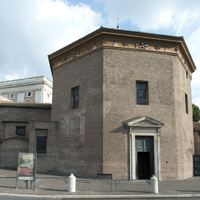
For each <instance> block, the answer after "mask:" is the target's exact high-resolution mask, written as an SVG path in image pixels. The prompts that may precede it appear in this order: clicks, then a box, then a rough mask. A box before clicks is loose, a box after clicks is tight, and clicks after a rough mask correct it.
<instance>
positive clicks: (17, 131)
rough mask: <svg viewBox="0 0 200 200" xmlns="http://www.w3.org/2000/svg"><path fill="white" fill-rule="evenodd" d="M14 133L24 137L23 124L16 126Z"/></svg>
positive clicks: (24, 129) (24, 128)
mask: <svg viewBox="0 0 200 200" xmlns="http://www.w3.org/2000/svg"><path fill="white" fill-rule="evenodd" d="M16 135H18V136H21V137H25V135H26V127H25V126H16Z"/></svg>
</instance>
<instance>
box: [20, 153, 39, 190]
mask: <svg viewBox="0 0 200 200" xmlns="http://www.w3.org/2000/svg"><path fill="white" fill-rule="evenodd" d="M35 174H36V153H23V152H18V165H17V177H16V178H17V180H16V188H17V181H18V180H24V181H26V184H27V185H28V181H29V180H30V181H31V184H32V181H34V185H35ZM27 187H28V186H27ZM34 188H35V186H34Z"/></svg>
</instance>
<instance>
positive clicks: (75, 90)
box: [71, 87, 79, 109]
mask: <svg viewBox="0 0 200 200" xmlns="http://www.w3.org/2000/svg"><path fill="white" fill-rule="evenodd" d="M71 94H72V100H71V101H72V109H75V108H78V107H79V87H75V88H72V89H71Z"/></svg>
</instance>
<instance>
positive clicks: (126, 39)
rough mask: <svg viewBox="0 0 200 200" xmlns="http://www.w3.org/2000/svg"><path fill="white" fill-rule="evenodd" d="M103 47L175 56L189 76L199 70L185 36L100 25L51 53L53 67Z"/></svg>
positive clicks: (53, 68) (50, 58)
mask: <svg viewBox="0 0 200 200" xmlns="http://www.w3.org/2000/svg"><path fill="white" fill-rule="evenodd" d="M102 48H112V49H118V50H131V51H146V52H149V53H164V54H171V55H176V56H178V58H179V59H180V61H181V63H182V65H183V66H184V68H185V69H186V71H188V74H189V76H190V77H192V73H193V72H194V71H195V69H196V66H195V64H194V62H193V60H192V57H191V55H190V52H189V50H188V48H187V46H186V44H185V41H184V39H183V37H176V36H166V35H157V34H149V33H141V32H133V31H124V30H116V29H107V28H100V29H98V30H96V31H95V32H93V33H91V34H89V35H87V36H85V37H83V38H81V39H79V40H77V41H75V42H74V43H72V44H70V45H68V46H66V47H64V48H62V49H60V50H58V51H56V52H55V53H53V54H51V55H49V56H48V57H49V63H50V66H51V70H52V72H53V70H55V69H58V68H60V67H62V66H64V65H65V64H68V63H70V62H73V61H75V60H77V59H79V58H82V57H84V56H87V55H89V54H90V53H93V52H95V51H98V50H100V49H102Z"/></svg>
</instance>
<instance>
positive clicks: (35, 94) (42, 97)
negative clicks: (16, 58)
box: [0, 76, 53, 103]
mask: <svg viewBox="0 0 200 200" xmlns="http://www.w3.org/2000/svg"><path fill="white" fill-rule="evenodd" d="M52 85H53V84H52V81H51V80H49V79H48V78H47V77H45V76H38V77H33V78H24V79H16V80H11V81H3V82H0V93H1V94H2V95H3V96H4V97H6V98H8V99H10V100H12V101H13V102H35V103H52Z"/></svg>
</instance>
